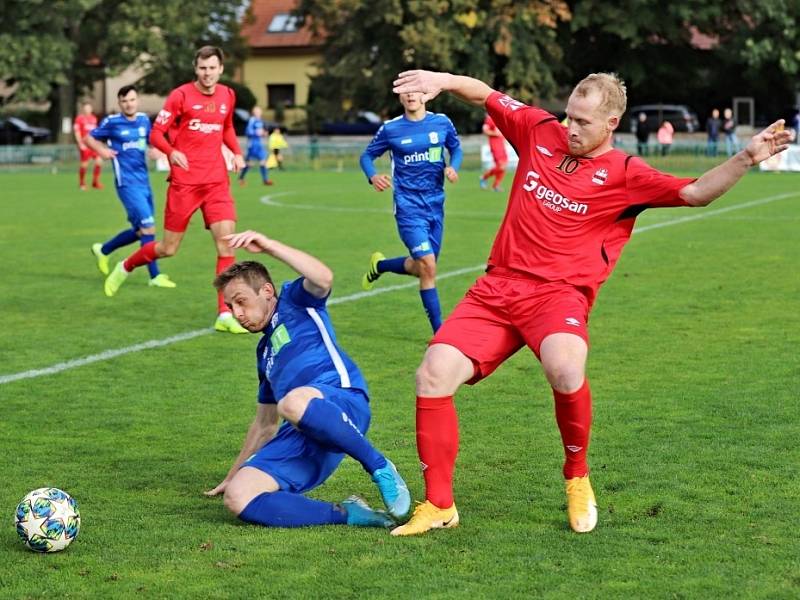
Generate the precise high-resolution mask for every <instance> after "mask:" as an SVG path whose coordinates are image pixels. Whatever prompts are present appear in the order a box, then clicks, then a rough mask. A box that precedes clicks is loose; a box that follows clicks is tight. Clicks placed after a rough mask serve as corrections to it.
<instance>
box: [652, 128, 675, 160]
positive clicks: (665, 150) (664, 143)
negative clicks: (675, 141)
mask: <svg viewBox="0 0 800 600" xmlns="http://www.w3.org/2000/svg"><path fill="white" fill-rule="evenodd" d="M674 134H675V128H674V127H673V126H672V123H670V122H669V121H664V122H663V123H661V127H659V128H658V133H657V134H656V138H658V143H659V144H661V156H666V155H667V154H669V148H670V146H672V138H673V136H674Z"/></svg>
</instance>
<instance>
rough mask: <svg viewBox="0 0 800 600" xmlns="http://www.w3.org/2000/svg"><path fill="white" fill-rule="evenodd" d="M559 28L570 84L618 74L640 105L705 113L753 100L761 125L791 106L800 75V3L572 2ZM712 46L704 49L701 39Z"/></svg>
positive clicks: (789, 0) (772, 0) (773, 0)
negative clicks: (680, 106) (673, 105)
mask: <svg viewBox="0 0 800 600" xmlns="http://www.w3.org/2000/svg"><path fill="white" fill-rule="evenodd" d="M569 4H570V9H571V11H572V14H573V19H572V20H571V21H570V22H569V23H567V24H563V25H562V26H561V27H560V28H559V40H560V43H561V46H562V48H563V49H564V54H565V61H564V63H565V65H566V68H565V72H564V76H565V81H570V82H574V81H576V80H577V79H579V78H581V77H582V76H584V75H585V74H586V73H589V72H592V71H599V70H611V71H616V72H618V73H620V74H621V75H622V77H623V78H624V79H625V80H626V82H627V84H628V96H629V98H630V99H631V101H632V102H634V103H640V102H658V101H665V102H678V103H686V104H689V105H690V106H693V107H694V108H696V109H697V110H698V113H699V114H700V117H701V119H702V118H704V116H706V115H707V114H708V113H709V112H710V109H711V108H712V107H722V106H726V105H729V104H730V101H731V98H732V97H733V96H753V97H755V99H756V109H757V113H761V118H762V119H767V118H772V117H773V116H779V115H780V114H781V113H783V112H785V111H786V106H787V104H789V103H791V101H792V100H791V97H792V93H793V92H794V91H796V89H797V84H796V83H794V82H796V81H797V73H798V71H800V52H798V51H797V48H798V46H799V45H800V34H799V33H798V31H797V28H796V23H797V22H798V21H800V3H799V2H797V1H796V0H759V1H758V2H756V1H753V0H739V1H737V2H731V1H730V0H682V1H681V2H672V3H664V2H661V1H660V0H622V1H620V2H615V3H608V2H604V1H602V0H570V1H569ZM698 34H704V35H706V36H708V37H707V38H706V41H708V42H711V44H710V47H698V45H697V43H696V42H697V41H698V40H697V35H698Z"/></svg>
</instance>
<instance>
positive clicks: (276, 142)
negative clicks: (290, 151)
mask: <svg viewBox="0 0 800 600" xmlns="http://www.w3.org/2000/svg"><path fill="white" fill-rule="evenodd" d="M268 146H269V154H270V157H269V159H267V168H268V169H274V168H275V167H277V168H278V170H280V171H283V156H281V150H284V149H286V148H288V147H289V144H288V143H287V141H286V138H285V137H283V132H282V131H281V128H280V127H276V128H275V129H273V130H272V131H271V132H270V134H269V141H268Z"/></svg>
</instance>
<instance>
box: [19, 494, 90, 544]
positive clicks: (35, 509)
mask: <svg viewBox="0 0 800 600" xmlns="http://www.w3.org/2000/svg"><path fill="white" fill-rule="evenodd" d="M14 521H15V523H16V525H17V533H18V534H19V537H20V538H22V541H23V542H24V543H25V545H26V546H27V547H28V548H30V549H31V550H34V551H35V552H58V551H59V550H63V549H64V548H66V547H67V546H69V545H70V544H71V543H72V540H74V539H75V538H76V537H78V532H79V531H80V528H81V513H80V512H79V511H78V503H77V502H75V499H74V498H73V497H72V496H70V495H69V494H67V493H66V492H64V491H62V490H60V489H58V488H54V487H47V488H39V489H38V490H33V491H32V492H30V493H29V494H28V495H27V496H25V497H24V498H23V499H22V501H21V502H20V503H19V504H17V511H16V514H15V515H14Z"/></svg>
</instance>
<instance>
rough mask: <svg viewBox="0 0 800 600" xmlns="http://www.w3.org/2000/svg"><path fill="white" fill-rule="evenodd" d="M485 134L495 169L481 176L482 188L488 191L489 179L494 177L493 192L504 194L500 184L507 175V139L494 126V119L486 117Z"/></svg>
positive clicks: (484, 123)
mask: <svg viewBox="0 0 800 600" xmlns="http://www.w3.org/2000/svg"><path fill="white" fill-rule="evenodd" d="M483 133H484V134H485V135H486V137H487V138H488V139H489V150H491V151H492V158H493V159H494V167H492V168H491V169H489V170H488V171H486V172H485V173H484V174H483V175H482V176H481V187H482V188H483V189H486V186H487V185H488V184H489V178H490V177H494V184H492V191H493V192H502V191H503V190H502V189H501V188H500V184H501V183H502V182H503V177H505V175H506V165H507V164H508V154H506V138H504V137H503V134H502V133H501V132H500V130H499V129H498V128H497V125H495V124H494V121H493V120H492V117H490V116H489V115H486V118H485V119H484V121H483Z"/></svg>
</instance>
